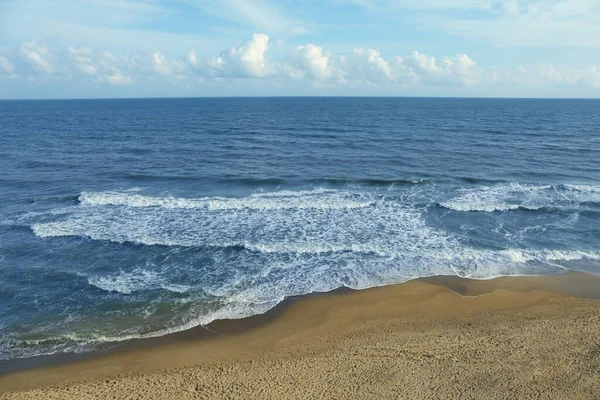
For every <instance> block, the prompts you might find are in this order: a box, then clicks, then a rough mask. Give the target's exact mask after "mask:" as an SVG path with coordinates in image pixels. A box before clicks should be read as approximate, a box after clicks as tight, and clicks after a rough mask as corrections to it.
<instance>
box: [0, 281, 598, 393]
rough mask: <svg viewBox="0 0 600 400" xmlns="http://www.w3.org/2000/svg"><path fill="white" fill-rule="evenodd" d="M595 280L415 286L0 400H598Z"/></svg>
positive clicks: (279, 312)
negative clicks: (531, 399) (443, 399)
mask: <svg viewBox="0 0 600 400" xmlns="http://www.w3.org/2000/svg"><path fill="white" fill-rule="evenodd" d="M597 298H600V278H599V277H596V276H590V275H586V274H582V273H569V274H566V275H563V276H555V277H511V278H498V279H494V280H489V281H472V280H466V279H460V278H456V277H435V278H428V279H419V280H415V281H411V282H407V283H403V284H399V285H394V286H386V287H381V288H373V289H368V290H363V291H356V292H353V291H352V292H350V291H340V292H339V293H335V294H332V295H325V296H308V297H304V298H301V299H298V300H293V301H287V302H286V303H285V304H282V305H281V306H279V307H277V308H276V309H275V310H273V311H271V312H270V313H267V314H265V315H263V316H256V317H251V318H248V319H245V320H239V321H217V322H215V323H213V324H211V325H209V326H208V329H205V328H202V327H200V328H195V329H192V330H190V331H186V332H181V333H179V334H175V335H171V336H168V337H164V338H161V339H159V340H150V341H141V342H138V343H132V344H131V345H130V346H126V347H125V348H123V349H121V350H120V351H117V352H114V353H110V354H105V355H99V356H95V357H94V358H91V359H87V360H80V361H75V362H70V363H66V364H55V365H48V366H43V367H39V368H34V369H29V370H25V371H20V372H13V373H7V374H3V375H1V376H0V398H2V399H5V398H6V399H20V398H23V399H30V398H39V399H88V398H89V399H92V398H106V399H113V398H115V399H125V398H139V399H171V398H172V399H187V398H190V399H192V398H211V399H213V398H258V399H265V398H277V399H281V398H349V399H356V398H428V397H429V398H440V397H460V398H526V397H536V398H578V399H594V398H600V334H599V332H600V301H598V300H596V299H597Z"/></svg>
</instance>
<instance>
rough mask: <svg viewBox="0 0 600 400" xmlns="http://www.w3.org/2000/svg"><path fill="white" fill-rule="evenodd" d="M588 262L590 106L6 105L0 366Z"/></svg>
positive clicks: (593, 111) (598, 226)
mask: <svg viewBox="0 0 600 400" xmlns="http://www.w3.org/2000/svg"><path fill="white" fill-rule="evenodd" d="M569 270H577V271H585V272H588V273H592V274H600V101H598V100H516V99H417V98H237V99H233V98H222V99H144V100H133V99H130V100H64V101H62V100H61V101H0V360H12V359H16V358H26V357H32V356H39V355H47V354H57V353H58V354H62V353H85V352H89V351H94V350H102V349H105V348H108V347H110V346H114V345H116V344H118V343H121V342H123V341H127V340H129V339H133V338H144V337H157V336H162V335H166V334H168V333H171V332H176V331H181V330H184V329H188V328H191V327H195V326H199V325H205V324H208V323H209V322H211V321H213V320H215V319H224V318H241V317H245V316H250V315H254V314H258V313H262V312H265V311H267V310H269V309H270V308H272V307H274V306H275V305H276V304H277V303H279V302H281V301H282V300H283V299H284V298H286V297H288V296H297V295H304V294H309V293H315V292H327V291H331V290H333V289H336V288H339V287H349V288H352V289H364V288H369V287H374V286H381V285H389V284H395V283H400V282H404V281H407V280H410V279H415V278H418V277H426V276H434V275H458V276H461V277H469V278H474V279H489V278H493V277H497V276H504V275H548V274H562V273H565V272H567V271H569Z"/></svg>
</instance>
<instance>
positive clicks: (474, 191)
mask: <svg viewBox="0 0 600 400" xmlns="http://www.w3.org/2000/svg"><path fill="white" fill-rule="evenodd" d="M459 193H460V194H459V195H458V196H457V197H454V198H452V199H449V200H446V201H442V202H440V203H438V204H439V205H440V206H441V207H444V208H447V209H450V210H454V211H479V212H496V211H510V210H518V209H522V210H530V211H537V210H540V209H549V208H563V207H577V206H580V205H582V204H593V203H600V187H598V186H586V185H566V184H562V185H556V186H553V185H526V184H520V183H504V184H497V185H493V186H478V187H474V188H463V189H461V190H460V191H459Z"/></svg>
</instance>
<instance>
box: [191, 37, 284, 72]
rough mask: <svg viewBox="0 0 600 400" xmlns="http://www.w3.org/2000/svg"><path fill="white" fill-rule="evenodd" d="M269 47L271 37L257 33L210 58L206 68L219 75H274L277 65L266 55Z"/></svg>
mask: <svg viewBox="0 0 600 400" xmlns="http://www.w3.org/2000/svg"><path fill="white" fill-rule="evenodd" d="M268 48H269V37H268V36H267V35H265V34H262V33H255V34H254V35H252V38H251V39H250V40H249V41H247V42H245V43H243V44H241V45H239V46H233V47H232V48H230V49H229V50H226V51H223V52H221V54H220V55H219V56H217V57H213V58H212V59H210V60H208V61H207V62H206V63H205V68H207V69H208V71H207V72H208V74H209V75H212V76H217V77H231V78H262V77H266V76H269V75H273V74H274V73H275V69H276V66H275V65H274V64H272V63H270V62H269V60H268V59H267V58H266V56H265V53H266V52H267V49H268ZM188 54H189V53H188ZM188 61H189V57H188Z"/></svg>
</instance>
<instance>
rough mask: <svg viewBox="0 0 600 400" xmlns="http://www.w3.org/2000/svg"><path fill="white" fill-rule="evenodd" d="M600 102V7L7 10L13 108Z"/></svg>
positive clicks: (355, 3)
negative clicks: (131, 102)
mask: <svg viewBox="0 0 600 400" xmlns="http://www.w3.org/2000/svg"><path fill="white" fill-rule="evenodd" d="M203 96H211V97H212V96H456V97H463V96H472V97H600V1H598V0H321V1H317V0H295V1H291V0H280V1H275V0H211V1H209V0H172V1H166V0H0V98H2V99H27V98H118V97H203Z"/></svg>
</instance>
